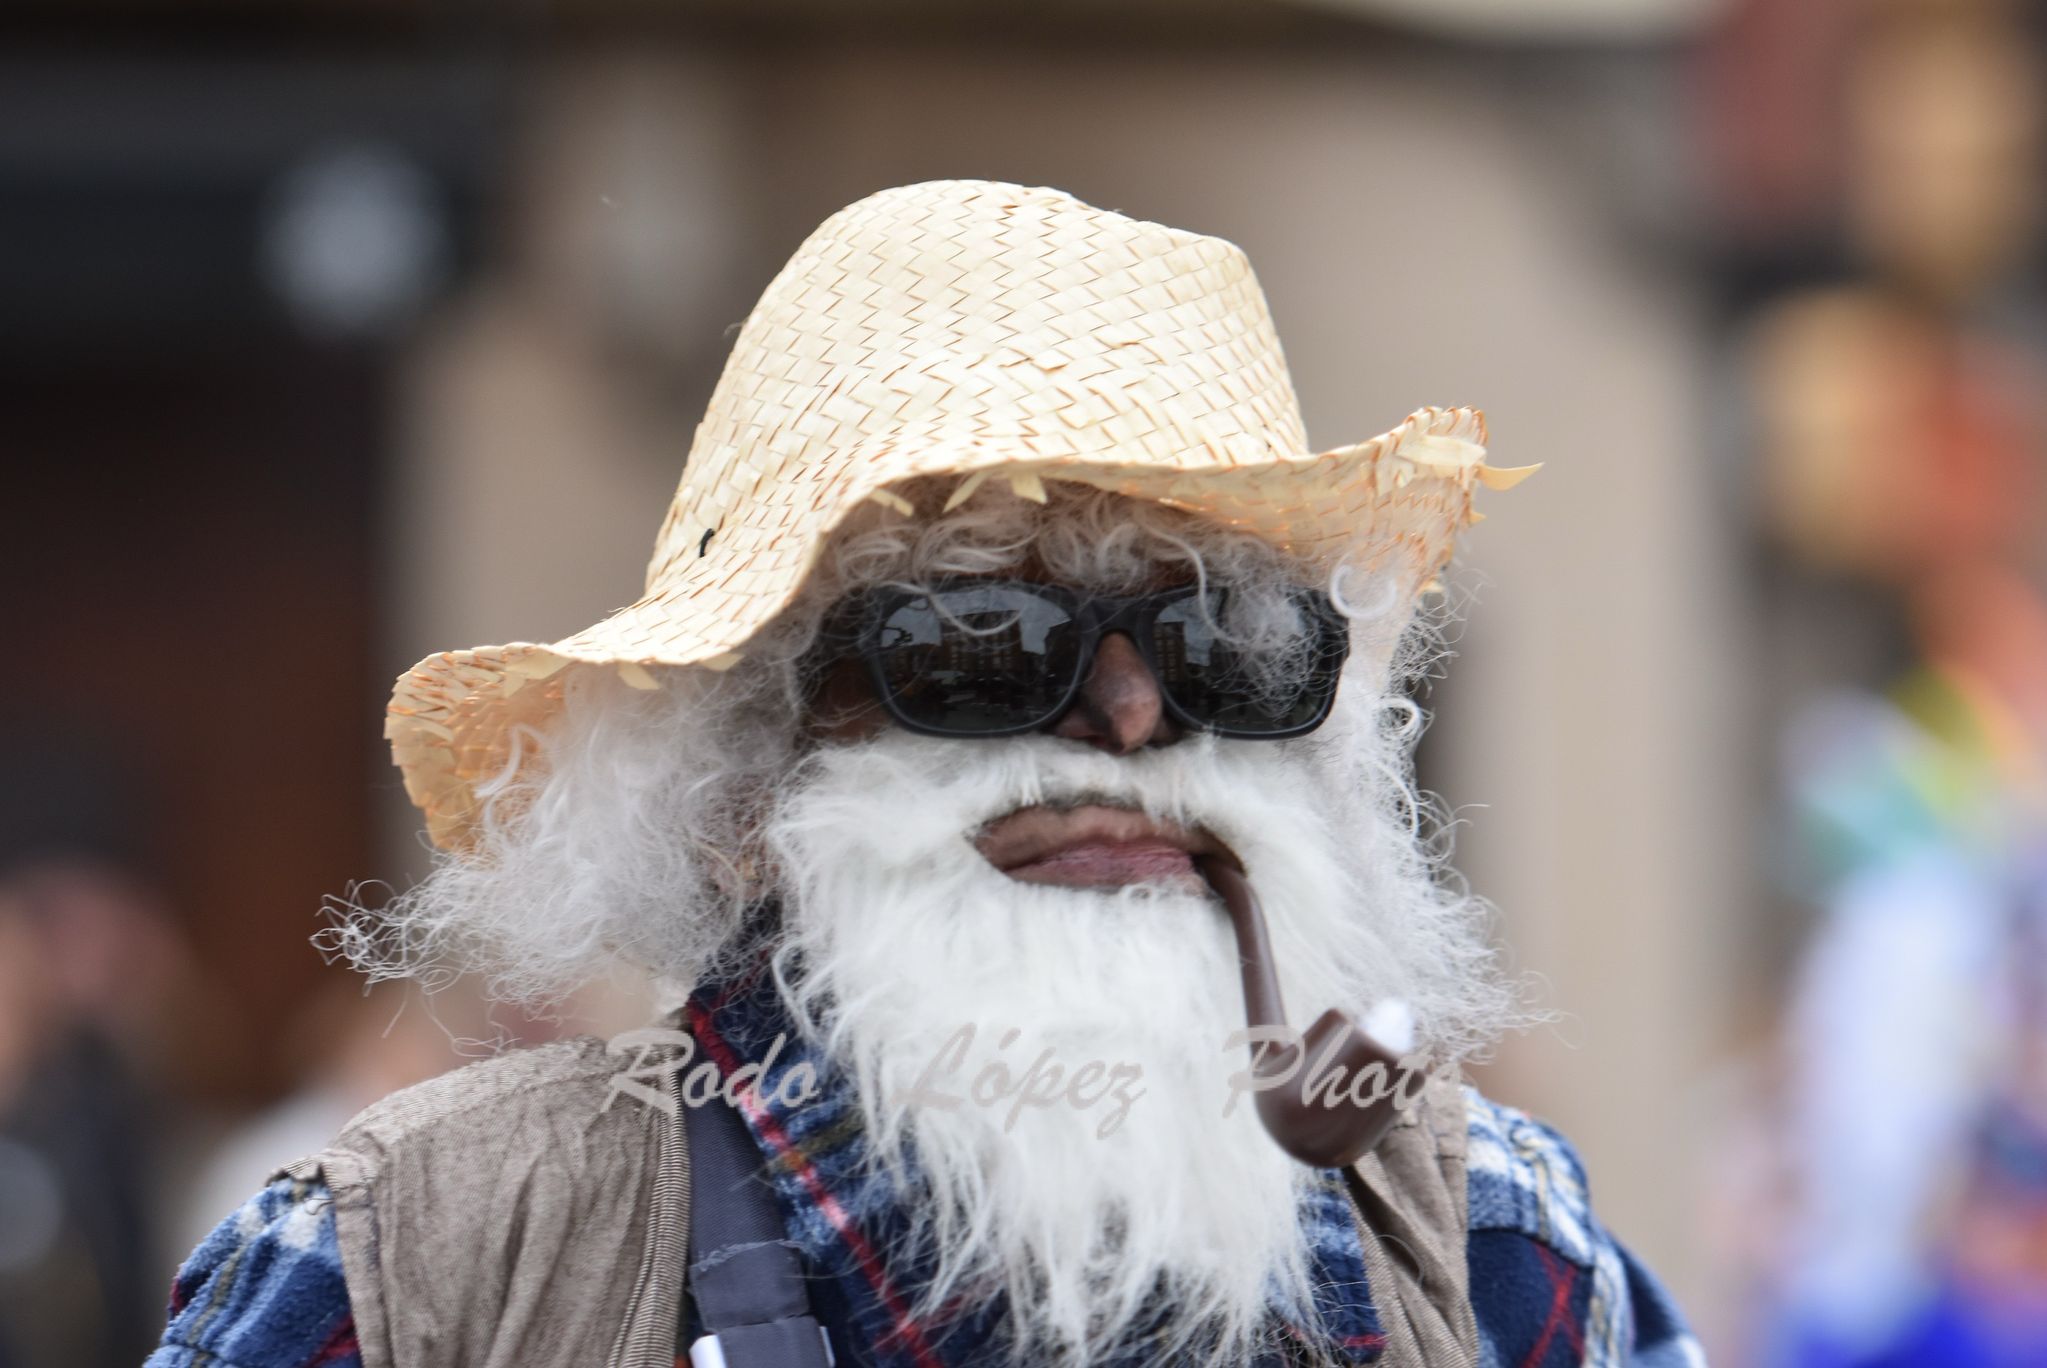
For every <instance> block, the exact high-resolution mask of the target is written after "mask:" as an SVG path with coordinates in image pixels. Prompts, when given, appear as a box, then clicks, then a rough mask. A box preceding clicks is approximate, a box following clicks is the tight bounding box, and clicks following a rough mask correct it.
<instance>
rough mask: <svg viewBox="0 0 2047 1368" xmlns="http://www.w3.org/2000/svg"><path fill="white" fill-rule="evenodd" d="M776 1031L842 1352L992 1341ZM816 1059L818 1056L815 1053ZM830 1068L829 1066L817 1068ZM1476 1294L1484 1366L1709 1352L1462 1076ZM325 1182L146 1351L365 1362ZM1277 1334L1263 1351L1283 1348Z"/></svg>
mask: <svg viewBox="0 0 2047 1368" xmlns="http://www.w3.org/2000/svg"><path fill="white" fill-rule="evenodd" d="M690 1024H691V1030H692V1033H693V1034H694V1035H695V1036H696V1037H697V1039H698V1040H699V1041H700V1042H701V1043H702V1045H703V1047H704V1052H705V1053H706V1054H707V1055H708V1056H710V1057H711V1058H712V1059H714V1060H716V1061H717V1063H718V1064H719V1066H720V1068H721V1069H723V1070H725V1071H727V1072H729V1071H730V1070H732V1069H733V1068H736V1067H738V1065H739V1064H740V1063H741V1062H743V1061H744V1062H754V1061H759V1060H760V1059H761V1058H762V1057H763V1055H764V1054H765V1052H766V1048H767V1045H768V1043H769V1041H770V1040H771V1039H772V1037H773V1036H774V1034H775V1033H776V1032H777V1031H778V1030H779V1029H780V1018H779V1015H778V1014H777V1013H776V1012H775V1011H774V1010H773V1008H772V1007H771V1006H770V1005H769V1004H767V1003H766V1002H765V1000H764V999H762V998H760V997H759V996H757V995H756V994H752V993H741V994H728V995H720V996H708V997H700V998H698V999H697V1000H696V1001H695V1002H693V1003H692V1006H691V1011H690ZM802 1060H803V1056H802V1054H801V1052H800V1051H791V1050H790V1049H788V1048H786V1047H785V1048H784V1050H783V1051H782V1053H781V1055H780V1056H779V1058H778V1059H777V1062H776V1063H775V1064H774V1065H773V1066H772V1067H771V1068H770V1069H769V1070H768V1072H767V1076H766V1077H765V1078H764V1079H763V1082H762V1087H761V1092H762V1094H763V1095H764V1096H765V1097H767V1098H768V1099H769V1101H768V1103H767V1105H766V1106H765V1107H762V1108H758V1109H754V1110H750V1111H749V1112H748V1114H747V1118H746V1119H747V1122H748V1125H749V1128H750V1129H751V1130H752V1131H753V1134H754V1137H755V1139H756V1141H757V1142H758V1143H759V1144H760V1146H761V1149H762V1152H763V1155H764V1156H765V1161H766V1165H767V1171H768V1172H769V1174H770V1175H771V1176H772V1177H773V1180H774V1183H775V1186H776V1190H777V1192H778V1195H779V1196H780V1197H781V1200H782V1202H783V1206H784V1213H785V1219H786V1221H787V1223H788V1227H789V1233H790V1237H791V1239H792V1241H794V1242H795V1243H796V1245H797V1246H798V1247H799V1249H800V1250H801V1251H802V1253H803V1255H804V1257H805V1259H806V1261H807V1262H808V1264H809V1266H810V1267H811V1268H812V1270H813V1271H814V1272H815V1273H816V1274H817V1275H818V1277H817V1278H816V1280H815V1281H814V1283H813V1289H814V1293H813V1300H814V1303H815V1309H816V1311H817V1314H818V1316H819V1318H820V1319H821V1320H822V1321H823V1322H824V1323H825V1324H826V1326H827V1327H828V1328H829V1329H830V1331H831V1333H832V1338H833V1342H834V1345H835V1346H836V1347H837V1349H838V1353H839V1361H840V1363H841V1364H848V1365H851V1364H861V1365H874V1368H967V1366H968V1365H973V1364H976V1363H985V1362H987V1361H989V1358H990V1357H991V1350H992V1349H993V1348H994V1346H995V1345H996V1344H997V1343H998V1342H999V1338H1000V1333H1001V1322H1002V1308H1001V1306H1000V1305H999V1304H985V1305H978V1306H970V1307H959V1308H954V1309H953V1310H952V1311H951V1312H950V1313H949V1314H947V1315H945V1316H943V1317H940V1318H924V1319H916V1318H913V1317H912V1316H911V1315H910V1311H909V1308H910V1305H911V1304H912V1303H913V1302H914V1301H915V1299H916V1298H915V1293H916V1290H917V1287H918V1283H917V1277H918V1269H919V1268H920V1266H922V1261H921V1260H920V1259H919V1257H918V1255H917V1252H916V1251H915V1250H914V1249H912V1248H910V1247H909V1246H908V1245H907V1244H906V1242H905V1241H904V1239H903V1235H904V1230H905V1226H904V1224H903V1222H902V1219H901V1216H902V1214H901V1213H900V1212H898V1211H897V1210H896V1209H895V1207H894V1204H893V1202H892V1200H891V1198H890V1194H889V1192H888V1190H887V1188H886V1186H885V1185H884V1184H882V1183H881V1182H879V1181H877V1180H874V1179H872V1178H871V1177H869V1176H867V1175H866V1173H865V1169H864V1166H863V1163H862V1160H863V1158H864V1147H863V1137H862V1135H861V1133H860V1128H859V1125H858V1119H857V1109H856V1108H854V1107H853V1105H852V1099H851V1097H850V1096H849V1095H848V1094H847V1091H846V1090H845V1089H844V1088H843V1087H836V1088H835V1087H830V1086H827V1087H825V1088H824V1089H822V1090H821V1091H818V1092H816V1093H813V1094H812V1095H810V1097H809V1098H808V1100H806V1101H804V1102H803V1103H802V1104H801V1105H799V1106H790V1107H786V1108H785V1107H779V1106H777V1105H776V1104H775V1102H774V1101H773V1099H774V1097H775V1094H776V1092H777V1087H776V1084H777V1083H778V1082H779V1081H781V1080H782V1079H783V1078H785V1077H786V1076H787V1071H788V1070H790V1069H792V1068H794V1067H796V1066H797V1065H798V1064H799V1063H800V1062H802ZM813 1062H814V1061H813ZM830 1076H831V1075H829V1074H828V1073H826V1072H825V1071H823V1070H820V1071H819V1077H820V1078H821V1079H829V1078H830ZM1466 1099H1467V1115H1468V1122H1469V1127H1470V1132H1469V1151H1468V1163H1469V1183H1468V1196H1469V1204H1470V1236H1469V1241H1468V1250H1469V1261H1470V1272H1471V1298H1472V1305H1473V1310H1474V1312H1475V1313H1476V1319H1477V1323H1478V1329H1479V1340H1480V1348H1481V1355H1482V1359H1481V1368H1564V1365H1582V1366H1583V1368H1620V1366H1622V1365H1628V1366H1630V1368H1694V1366H1697V1368H1703V1365H1704V1363H1705V1356H1704V1354H1703V1353H1702V1352H1701V1350H1700V1348H1699V1345H1698V1343H1697V1341H1696V1340H1694V1339H1693V1338H1692V1336H1691V1335H1690V1333H1689V1332H1688V1331H1687V1330H1686V1329H1685V1326H1684V1323H1683V1321H1682V1319H1681V1318H1680V1317H1679V1315H1678V1313H1677V1311H1676V1309H1675V1307H1674V1306H1673V1305H1672V1304H1671V1301H1670V1299H1669V1297H1668V1296H1667V1294H1665V1293H1664V1291H1663V1289H1662V1288H1661V1287H1660V1285H1658V1283H1657V1282H1656V1281H1655V1279H1654V1278H1653V1277H1651V1276H1650V1275H1649V1274H1648V1273H1647V1272H1646V1271H1645V1270H1644V1269H1643V1268H1642V1267H1641V1266H1640V1265H1639V1264H1637V1263H1636V1262H1635V1261H1634V1259H1633V1258H1632V1257H1630V1256H1629V1254H1628V1253H1627V1251H1626V1250H1624V1249H1623V1248H1622V1247H1621V1246H1620V1245H1619V1243H1618V1242H1616V1241H1615V1240H1614V1239H1613V1238H1612V1237H1611V1236H1610V1235H1608V1234H1607V1233H1606V1231H1605V1230H1604V1229H1603V1228H1602V1227H1601V1226H1600V1225H1599V1224H1598V1223H1597V1221H1596V1220H1595V1219H1594V1217H1593V1215H1592V1210H1591V1205H1590V1202H1589V1199H1588V1196H1587V1191H1586V1182H1585V1172H1584V1168H1583V1166H1582V1165H1581V1163H1580V1162H1579V1160H1578V1157H1577V1155H1576V1153H1575V1152H1573V1151H1572V1149H1571V1147H1570V1146H1569V1144H1568V1143H1566V1142H1565V1141H1564V1139H1563V1138H1562V1137H1561V1136H1559V1135H1558V1134H1557V1133H1556V1132H1555V1131H1554V1130H1552V1129H1550V1128H1549V1127H1547V1126H1545V1125H1543V1124H1541V1123H1540V1122H1537V1121H1535V1120H1533V1119H1532V1118H1530V1117H1528V1116H1527V1115H1526V1114H1524V1113H1522V1112H1518V1111H1515V1110H1513V1109H1511V1108H1507V1107H1502V1106H1499V1105H1497V1104H1495V1103H1493V1102H1490V1101H1488V1100H1487V1099H1486V1098H1484V1097H1483V1096H1481V1095H1480V1094H1479V1093H1478V1092H1477V1091H1476V1090H1473V1089H1467V1090H1466ZM1322 1177H1323V1181H1322V1182H1320V1183H1318V1184H1317V1185H1315V1187H1314V1188H1313V1189H1312V1191H1311V1192H1310V1193H1309V1195H1308V1197H1307V1198H1306V1199H1305V1201H1306V1205H1305V1206H1304V1208H1303V1211H1302V1219H1303V1222H1304V1224H1305V1225H1306V1227H1307V1229H1308V1230H1309V1232H1310V1235H1311V1239H1312V1244H1313V1248H1314V1258H1315V1262H1316V1265H1317V1272H1318V1274H1319V1275H1320V1276H1319V1282H1320V1284H1321V1291H1320V1293H1319V1296H1318V1303H1317V1307H1316V1312H1317V1316H1316V1318H1315V1319H1316V1321H1317V1322H1318V1323H1317V1324H1313V1325H1279V1326H1276V1331H1277V1338H1278V1339H1281V1340H1285V1341H1288V1342H1291V1343H1292V1344H1293V1345H1294V1346H1295V1347H1296V1348H1300V1349H1306V1350H1308V1351H1309V1354H1310V1356H1311V1357H1313V1358H1315V1359H1317V1360H1319V1361H1321V1362H1325V1363H1335V1364H1369V1363H1371V1362H1373V1361H1375V1360H1376V1359H1377V1358H1378V1357H1379V1356H1380V1354H1381V1352H1382V1350H1383V1349H1384V1346H1385V1338H1384V1336H1383V1334H1382V1333H1381V1331H1380V1325H1379V1319H1378V1315H1377V1313H1376V1311H1375V1310H1374V1308H1373V1305H1372V1301H1371V1295H1370V1288H1369V1286H1368V1285H1367V1282H1366V1278H1365V1265H1364V1257H1363V1251H1362V1249H1361V1248H1360V1246H1359V1240H1358V1235H1357V1231H1356V1227H1355V1225H1354V1224H1353V1222H1352V1220H1351V1206H1350V1200H1349V1196H1348V1194H1347V1192H1346V1190H1345V1187H1344V1185H1343V1182H1342V1179H1341V1177H1340V1175H1339V1174H1337V1173H1336V1172H1335V1171H1333V1170H1332V1171H1330V1172H1329V1173H1326V1174H1324V1175H1322ZM325 1196H326V1194H325V1192H324V1190H323V1189H321V1188H319V1187H318V1186H317V1185H311V1184H305V1183H296V1182H291V1181H280V1182H278V1183H275V1184H273V1185H271V1186H270V1187H269V1188H266V1189H265V1190H264V1191H263V1192H261V1193H259V1194H258V1195H257V1196H256V1197H255V1198H254V1199H253V1200H252V1201H250V1202H249V1203H247V1204H246V1205H244V1206H243V1207H242V1209H241V1210H239V1211H237V1212H236V1213H235V1214H234V1215H233V1216H231V1217H229V1218H228V1220H227V1221H225V1222H224V1223H222V1225H221V1227H220V1228H219V1229H218V1230H216V1231H215V1232H214V1233H213V1235H211V1236H210V1237H208V1239H207V1240H206V1241H205V1243H203V1244H202V1245H200V1247H199V1249H198V1250H197V1251H196V1252H195V1253H194V1254H193V1256H192V1257H191V1259H190V1260H188V1261H187V1262H186V1264H185V1266H184V1268H183V1269H181V1270H180V1271H179V1274H178V1278H177V1282H176V1285H175V1287H174V1289H173V1293H172V1302H171V1321H170V1326H169V1329H168V1330H167V1331H166V1333H165V1337H164V1345H163V1347H162V1348H160V1349H159V1350H158V1351H157V1352H156V1354H155V1355H154V1356H152V1357H151V1358H150V1360H149V1363H148V1365H147V1366H146V1368H316V1366H318V1368H358V1365H359V1364H360V1362H361V1359H360V1355H359V1354H358V1353H357V1352H356V1347H355V1338H354V1333H353V1325H352V1322H351V1320H350V1315H349V1303H348V1295H347V1288H346V1284H345V1280H344V1279H343V1276H342V1271H341V1260H340V1253H339V1249H338V1246H337V1245H336V1242H335V1235H334V1219H333V1213H332V1209H331V1204H330V1203H328V1202H327V1201H326V1200H325ZM1280 1362H1282V1359H1281V1357H1280V1355H1279V1353H1278V1352H1277V1351H1275V1352H1274V1353H1273V1354H1271V1355H1269V1356H1267V1358H1266V1359H1263V1360H1261V1368H1263V1365H1264V1364H1267V1363H1270V1364H1278V1363H1280Z"/></svg>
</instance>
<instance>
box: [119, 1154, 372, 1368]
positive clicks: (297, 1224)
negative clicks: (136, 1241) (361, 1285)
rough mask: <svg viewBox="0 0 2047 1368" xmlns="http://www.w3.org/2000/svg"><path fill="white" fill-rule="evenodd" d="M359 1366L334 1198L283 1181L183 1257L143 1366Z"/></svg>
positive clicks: (316, 1187) (323, 1190) (306, 1185)
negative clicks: (163, 1321) (156, 1341)
mask: <svg viewBox="0 0 2047 1368" xmlns="http://www.w3.org/2000/svg"><path fill="white" fill-rule="evenodd" d="M286 1365H289V1366H290V1368H362V1354H361V1353H360V1352H359V1351H358V1350H357V1348H356V1343H355V1318H354V1316H353V1315H352V1314H351V1313H350V1310H349V1304H348V1283H347V1281H346V1280H345V1279H344V1278H343V1277H342V1274H341V1246H340V1244H339V1242H338V1241H337V1240H336V1239H335V1235H334V1203H333V1202H332V1201H331V1200H330V1199H329V1198H328V1196H327V1189H326V1188H324V1187H322V1186H320V1185H319V1184H317V1183H302V1182H295V1181H292V1180H290V1179H280V1180H279V1181H277V1182H275V1183H272V1184H271V1185H270V1186H269V1187H267V1188H264V1189H263V1190H262V1191H261V1192H259V1193H257V1194H256V1195H255V1196H254V1197H251V1198H250V1199H249V1200H248V1201H246V1202H244V1203H242V1205H241V1207H240V1208H239V1209H237V1210H236V1211H235V1213H234V1214H233V1215H231V1216H229V1217H228V1218H227V1219H226V1220H225V1221H222V1222H221V1223H220V1225H219V1226H218V1227H216V1228H215V1230H214V1232H213V1233H212V1234H211V1235H208V1236H207V1237H206V1238H205V1239H204V1240H203V1241H201V1242H200V1245H199V1247H198V1248H197V1249H195V1250H193V1251H192V1257H190V1258H189V1259H187V1260H185V1264H184V1267H182V1268H180V1269H179V1270H178V1275H177V1278H176V1279H175V1280H174V1281H173V1282H172V1284H171V1305H170V1324H169V1326H168V1327H166V1328H165V1330H164V1335H163V1343H162V1345H161V1346H159V1347H158V1349H157V1351H156V1352H155V1353H153V1354H151V1355H150V1356H149V1360H148V1362H147V1363H146V1364H145V1365H144V1368H286Z"/></svg>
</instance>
